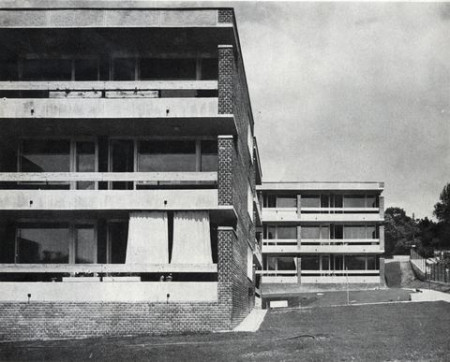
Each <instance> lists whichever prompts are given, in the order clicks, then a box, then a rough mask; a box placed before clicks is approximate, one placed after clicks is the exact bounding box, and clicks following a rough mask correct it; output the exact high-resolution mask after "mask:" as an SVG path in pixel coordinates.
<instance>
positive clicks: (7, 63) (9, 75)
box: [0, 59, 19, 81]
mask: <svg viewBox="0 0 450 362" xmlns="http://www.w3.org/2000/svg"><path fill="white" fill-rule="evenodd" d="M17 70H18V66H17V61H16V60H14V59H2V60H0V81H5V80H9V81H14V80H17V79H18V76H19V75H18V71H17Z"/></svg>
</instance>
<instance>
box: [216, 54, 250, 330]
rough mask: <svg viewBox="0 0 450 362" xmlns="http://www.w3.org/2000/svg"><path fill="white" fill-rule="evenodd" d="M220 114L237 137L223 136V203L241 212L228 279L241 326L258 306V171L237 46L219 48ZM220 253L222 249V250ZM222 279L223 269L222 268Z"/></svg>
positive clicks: (234, 317) (234, 312) (235, 320)
mask: <svg viewBox="0 0 450 362" xmlns="http://www.w3.org/2000/svg"><path fill="white" fill-rule="evenodd" d="M218 53H219V113H222V114H224V113H225V114H226V113H232V114H233V115H234V118H235V122H236V127H237V136H236V137H235V138H234V139H232V138H225V137H223V138H221V137H219V140H218V143H219V175H218V178H219V204H221V205H229V204H232V205H233V206H234V208H235V210H236V213H237V216H238V218H237V224H236V235H235V238H236V240H235V242H234V243H233V247H232V249H231V250H229V252H231V255H229V257H228V256H227V257H226V259H228V263H229V264H230V266H229V269H227V273H229V274H228V275H227V276H226V278H227V279H228V282H229V283H230V285H231V300H232V310H231V313H232V317H231V319H232V323H233V324H237V323H238V322H239V321H241V320H242V319H243V318H245V316H246V315H247V314H248V313H249V312H250V310H251V309H252V308H253V306H254V283H253V282H252V281H250V279H249V278H248V277H247V262H248V261H247V250H248V247H249V246H251V248H254V240H255V227H254V224H253V221H252V219H251V216H250V215H249V212H248V203H247V197H248V193H247V188H248V185H250V187H251V189H252V192H253V194H254V192H255V168H254V165H253V162H252V160H251V157H253V155H252V153H251V152H250V151H249V149H248V144H247V137H248V134H247V133H248V129H249V125H250V126H251V128H252V127H253V124H252V120H251V119H250V114H251V110H250V104H249V101H248V96H247V94H245V92H246V83H245V76H244V73H243V70H242V62H241V61H240V58H238V55H237V53H236V51H235V49H234V48H233V47H229V46H219V49H218ZM219 250H220V248H219ZM218 272H219V280H220V278H221V273H222V270H221V268H220V265H219V271H218Z"/></svg>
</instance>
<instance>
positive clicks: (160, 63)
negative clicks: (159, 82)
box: [140, 58, 197, 80]
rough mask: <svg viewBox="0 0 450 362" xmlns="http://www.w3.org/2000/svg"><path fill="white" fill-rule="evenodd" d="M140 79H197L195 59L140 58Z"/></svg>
mask: <svg viewBox="0 0 450 362" xmlns="http://www.w3.org/2000/svg"><path fill="white" fill-rule="evenodd" d="M140 79H141V80H151V79H165V80H170V79H192V80H194V79H197V60H196V59H150V58H147V59H141V60H140Z"/></svg>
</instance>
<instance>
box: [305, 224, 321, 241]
mask: <svg viewBox="0 0 450 362" xmlns="http://www.w3.org/2000/svg"><path fill="white" fill-rule="evenodd" d="M301 233H302V239H320V226H302V227H301Z"/></svg>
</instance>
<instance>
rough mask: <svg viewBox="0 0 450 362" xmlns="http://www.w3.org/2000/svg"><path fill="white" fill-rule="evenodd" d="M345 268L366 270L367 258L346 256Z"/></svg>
mask: <svg viewBox="0 0 450 362" xmlns="http://www.w3.org/2000/svg"><path fill="white" fill-rule="evenodd" d="M345 266H346V269H348V270H365V269H366V257H365V256H358V255H355V256H349V255H346V256H345Z"/></svg>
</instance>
